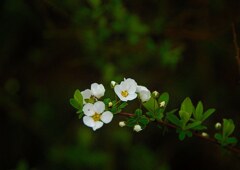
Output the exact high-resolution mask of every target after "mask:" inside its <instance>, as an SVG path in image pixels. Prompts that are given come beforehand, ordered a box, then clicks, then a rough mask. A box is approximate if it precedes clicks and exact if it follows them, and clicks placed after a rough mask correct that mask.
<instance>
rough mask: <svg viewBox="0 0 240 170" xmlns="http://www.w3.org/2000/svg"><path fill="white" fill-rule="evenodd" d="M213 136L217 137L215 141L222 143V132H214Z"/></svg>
mask: <svg viewBox="0 0 240 170" xmlns="http://www.w3.org/2000/svg"><path fill="white" fill-rule="evenodd" d="M214 137H215V139H217V141H218V142H219V143H222V134H220V133H216V134H215V135H214Z"/></svg>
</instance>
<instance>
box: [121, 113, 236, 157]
mask: <svg viewBox="0 0 240 170" xmlns="http://www.w3.org/2000/svg"><path fill="white" fill-rule="evenodd" d="M119 114H121V115H123V116H127V117H132V116H134V114H132V113H126V112H121V113H119ZM156 123H158V124H160V125H163V126H165V127H168V128H171V129H177V128H178V127H177V126H175V125H173V124H171V123H169V122H166V121H162V120H158V121H157V120H156ZM192 134H193V136H195V137H198V138H200V139H203V140H205V141H208V142H210V143H213V144H216V145H221V144H220V143H219V142H218V141H217V140H215V139H214V138H211V137H204V136H202V135H201V134H200V133H197V132H193V131H192ZM224 148H226V149H228V150H229V151H232V152H235V153H238V154H240V149H239V148H236V147H233V146H225V147H224Z"/></svg>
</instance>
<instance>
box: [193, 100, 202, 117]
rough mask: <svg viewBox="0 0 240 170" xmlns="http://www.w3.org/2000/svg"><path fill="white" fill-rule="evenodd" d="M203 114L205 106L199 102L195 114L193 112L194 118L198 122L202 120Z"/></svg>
mask: <svg viewBox="0 0 240 170" xmlns="http://www.w3.org/2000/svg"><path fill="white" fill-rule="evenodd" d="M202 114H203V104H202V102H201V101H199V102H198V104H197V107H196V110H195V112H193V116H194V117H195V119H196V120H201V119H202Z"/></svg>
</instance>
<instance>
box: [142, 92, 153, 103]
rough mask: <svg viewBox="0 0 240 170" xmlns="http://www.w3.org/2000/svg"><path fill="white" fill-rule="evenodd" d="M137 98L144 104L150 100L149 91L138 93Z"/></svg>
mask: <svg viewBox="0 0 240 170" xmlns="http://www.w3.org/2000/svg"><path fill="white" fill-rule="evenodd" d="M139 97H140V99H141V101H142V102H146V101H148V100H149V99H150V98H151V93H150V91H149V90H147V91H146V90H142V91H140V92H139Z"/></svg>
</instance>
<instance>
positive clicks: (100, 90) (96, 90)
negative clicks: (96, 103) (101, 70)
mask: <svg viewBox="0 0 240 170" xmlns="http://www.w3.org/2000/svg"><path fill="white" fill-rule="evenodd" d="M91 91H92V94H93V95H94V96H95V97H96V98H98V99H99V98H101V97H102V96H104V93H105V88H104V86H103V85H102V84H98V83H93V84H91Z"/></svg>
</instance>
